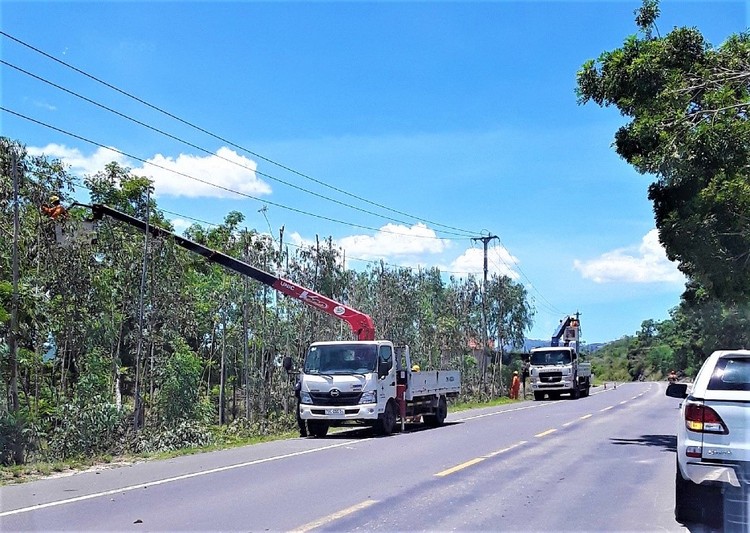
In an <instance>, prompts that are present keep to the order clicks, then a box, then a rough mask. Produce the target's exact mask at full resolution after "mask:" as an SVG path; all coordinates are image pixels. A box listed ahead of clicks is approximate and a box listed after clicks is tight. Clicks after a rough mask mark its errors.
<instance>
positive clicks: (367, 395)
mask: <svg viewBox="0 0 750 533" xmlns="http://www.w3.org/2000/svg"><path fill="white" fill-rule="evenodd" d="M377 401H378V397H377V395H376V394H375V391H374V390H368V391H365V392H363V393H362V396H360V398H359V403H375V402H377Z"/></svg>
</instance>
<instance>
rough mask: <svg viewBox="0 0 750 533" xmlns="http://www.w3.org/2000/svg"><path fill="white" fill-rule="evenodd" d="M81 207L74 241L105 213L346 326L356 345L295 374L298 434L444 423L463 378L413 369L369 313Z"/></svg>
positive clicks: (340, 344) (288, 364)
mask: <svg viewBox="0 0 750 533" xmlns="http://www.w3.org/2000/svg"><path fill="white" fill-rule="evenodd" d="M78 205H81V204H78ZM82 207H88V208H90V209H91V211H92V213H93V217H92V218H91V219H90V220H87V221H85V223H84V224H83V227H82V228H81V229H80V230H79V231H80V235H81V236H82V237H79V238H84V239H89V240H93V239H94V238H95V232H96V229H97V228H96V227H97V225H98V223H99V221H100V220H101V219H102V218H103V217H104V215H107V216H109V217H111V218H113V219H115V220H118V221H120V222H124V223H126V224H129V225H131V226H134V227H136V228H138V229H140V230H141V231H143V232H144V233H148V234H151V235H153V236H154V237H169V238H172V239H174V241H175V243H176V244H178V245H179V246H181V247H183V248H185V249H186V250H189V251H191V252H193V253H196V254H199V255H201V256H203V257H204V258H206V260H208V261H211V262H214V263H218V264H220V265H222V266H224V267H226V268H228V269H230V270H233V271H235V272H238V273H240V274H242V275H245V276H249V277H251V278H253V279H255V280H257V281H260V282H261V283H264V284H266V285H268V286H270V287H272V288H274V289H276V290H277V291H279V292H281V293H282V294H285V295H286V296H289V297H291V298H296V299H298V300H300V301H302V302H304V303H306V304H307V305H309V306H311V307H314V308H315V309H318V310H319V311H322V312H324V313H327V314H329V315H332V316H335V317H337V318H339V319H341V320H344V321H345V322H347V323H348V324H349V326H350V327H351V330H352V332H353V334H354V335H355V336H356V338H357V340H356V341H325V342H315V343H313V344H312V345H311V346H310V348H309V350H308V352H307V355H306V357H305V359H304V362H303V364H302V368H301V369H300V370H299V380H298V383H297V390H296V393H297V396H298V399H299V403H298V412H297V419H298V422H300V430H301V432H303V433H304V434H307V433H308V432H309V434H311V435H312V436H314V437H324V436H325V435H326V434H327V432H328V428H329V427H331V426H341V425H348V424H364V425H368V426H372V427H373V428H374V429H375V431H376V432H377V433H380V434H383V435H390V434H391V433H392V432H393V431H394V430H395V429H396V427H397V424H398V422H399V421H400V422H401V428H402V429H403V427H404V424H405V422H407V421H417V420H419V419H421V420H422V421H423V422H424V423H425V424H427V425H432V426H440V425H442V424H443V422H444V421H445V418H446V416H447V414H448V401H447V400H448V398H451V397H455V396H457V395H458V394H459V392H460V390H461V373H460V372H458V371H450V370H435V371H416V370H414V369H412V361H411V357H410V354H409V348H408V347H394V345H393V343H392V342H390V341H386V340H375V327H374V324H373V321H372V319H371V318H370V317H369V316H368V315H367V314H365V313H363V312H361V311H359V310H357V309H353V308H351V307H348V306H346V305H344V304H341V303H338V302H336V301H334V300H332V299H330V298H328V297H326V296H324V295H322V294H318V293H316V292H315V291H312V290H310V289H307V288H305V287H302V286H301V285H298V284H296V283H294V282H292V281H290V280H287V279H284V278H280V277H277V276H274V275H273V274H270V273H268V272H266V271H264V270H261V269H259V268H256V267H254V266H252V265H249V264H247V263H245V262H243V261H240V260H239V259H235V258H234V257H231V256H228V255H226V254H223V253H221V252H218V251H216V250H212V249H211V248H208V247H206V246H203V245H202V244H199V243H196V242H193V241H191V240H188V239H185V238H184V237H181V236H179V235H177V234H175V233H172V232H170V231H167V230H165V229H162V228H160V227H158V226H154V225H151V224H149V223H148V221H145V222H144V221H142V220H140V219H138V218H135V217H132V216H130V215H128V214H126V213H123V212H121V211H118V210H116V209H113V208H112V207H109V206H106V205H103V204H94V205H91V206H82ZM56 235H57V237H58V240H59V242H61V243H65V242H66V241H68V240H69V239H68V237H70V236H66V235H64V234H63V232H62V231H57V232H56ZM283 364H284V368H285V369H286V370H287V372H291V371H292V361H291V358H289V357H286V358H284V362H283Z"/></svg>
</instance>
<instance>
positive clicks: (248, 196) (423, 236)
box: [0, 106, 465, 240]
mask: <svg viewBox="0 0 750 533" xmlns="http://www.w3.org/2000/svg"><path fill="white" fill-rule="evenodd" d="M0 110H2V111H5V112H6V113H10V114H12V115H15V116H17V117H19V118H23V119H25V120H28V121H29V122H33V123H35V124H38V125H40V126H44V127H46V128H49V129H51V130H54V131H57V132H59V133H63V134H65V135H69V136H70V137H73V138H75V139H78V140H81V141H84V142H87V143H89V144H92V145H94V146H98V147H100V148H105V149H107V150H111V151H113V152H115V153H118V154H120V155H123V156H125V157H129V158H131V159H134V160H136V161H140V162H141V163H143V164H146V165H150V166H153V167H156V168H159V169H161V170H165V171H167V172H172V173H173V174H177V175H178V176H183V177H185V178H188V179H191V180H194V181H197V182H199V183H203V184H205V185H209V186H211V187H216V188H217V189H221V190H224V191H227V192H231V193H232V194H236V195H238V196H244V197H246V198H250V199H252V200H256V201H258V202H262V203H266V204H269V205H273V206H275V207H280V208H281V209H286V210H288V211H292V212H295V213H299V214H302V215H306V216H310V217H314V218H319V219H321V220H327V221H329V222H334V223H336V224H342V225H345V226H350V227H353V228H360V229H365V230H368V231H374V232H376V233H377V232H380V233H389V234H392V235H398V236H400V237H416V238H420V239H435V240H465V239H456V238H453V239H452V238H448V237H445V238H443V237H432V236H427V235H412V234H405V233H400V232H397V231H390V230H387V229H383V228H373V227H370V226H365V225H363V224H356V223H354V222H345V221H343V220H338V219H335V218H331V217H327V216H324V215H318V214H315V213H310V212H309V211H304V210H302V209H297V208H295V207H289V206H286V205H283V204H280V203H278V202H273V201H271V200H263V199H261V198H258V197H256V196H253V195H251V194H247V193H244V192H240V191H235V190H233V189H230V188H229V187H225V186H223V185H218V184H216V183H212V182H210V181H207V180H204V179H201V178H198V177H195V176H191V175H190V174H186V173H184V172H180V171H179V170H175V169H172V168H168V167H165V166H162V165H159V164H157V163H154V162H152V161H148V160H146V159H143V158H141V157H138V156H136V155H133V154H129V153H127V152H124V151H122V150H118V149H116V148H112V147H111V146H105V145H103V144H101V143H98V142H96V141H93V140H91V139H88V138H86V137H83V136H81V135H77V134H75V133H72V132H69V131H67V130H64V129H62V128H58V127H56V126H52V125H51V124H47V123H45V122H42V121H40V120H36V119H34V118H31V117H28V116H26V115H24V114H22V113H18V112H16V111H13V110H11V109H8V108H6V107H3V106H0Z"/></svg>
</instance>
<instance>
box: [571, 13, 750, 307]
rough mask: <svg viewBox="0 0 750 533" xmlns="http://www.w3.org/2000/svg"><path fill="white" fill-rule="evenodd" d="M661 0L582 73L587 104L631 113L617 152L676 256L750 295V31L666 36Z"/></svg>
mask: <svg viewBox="0 0 750 533" xmlns="http://www.w3.org/2000/svg"><path fill="white" fill-rule="evenodd" d="M658 16H659V3H658V0H644V2H643V6H642V7H641V8H640V9H639V10H638V11H637V12H636V24H637V26H638V29H639V33H638V34H637V35H631V36H630V37H628V38H627V39H626V40H625V42H624V43H623V45H622V47H620V48H617V49H615V50H612V51H609V52H604V53H603V54H601V55H600V56H599V58H598V59H596V60H593V59H592V60H589V61H587V62H586V63H584V65H583V66H582V68H581V69H580V71H579V72H578V87H577V94H578V98H579V102H580V103H586V102H589V101H593V102H595V103H597V104H599V105H600V106H615V107H617V109H618V110H619V111H620V112H621V113H622V115H623V116H624V117H626V118H627V119H628V122H627V123H626V124H625V125H623V126H622V127H621V128H620V129H619V130H618V131H617V133H616V135H615V142H614V145H615V148H616V150H617V153H618V154H619V155H620V156H621V157H623V158H624V159H625V160H626V161H627V162H628V163H630V164H632V165H633V166H634V167H635V168H636V169H637V170H638V171H639V172H641V173H647V174H652V175H654V176H655V181H654V183H652V185H651V186H650V188H649V199H650V200H652V202H653V206H654V214H655V219H656V226H657V228H658V230H659V238H660V240H661V242H662V244H663V245H664V246H665V249H666V251H667V255H668V257H669V258H670V259H671V260H676V261H678V264H679V268H680V270H681V271H682V272H684V273H685V274H686V275H687V276H688V277H689V278H691V279H692V280H694V281H696V282H698V283H699V284H700V285H701V286H702V287H703V289H704V290H705V291H707V292H708V293H709V294H710V295H711V296H714V297H717V298H718V299H720V300H721V301H724V302H741V301H746V300H747V299H748V295H750V122H748V116H749V112H750V34H748V33H741V34H737V35H731V36H729V37H728V38H727V39H726V41H725V42H724V43H723V44H721V45H720V46H712V45H711V44H710V43H709V42H708V41H706V39H705V38H704V37H703V35H702V34H701V33H700V31H699V30H698V29H696V28H686V27H678V28H674V29H673V30H672V31H670V32H669V33H667V34H666V35H664V36H663V37H662V36H661V35H660V33H659V31H658V28H657V26H656V21H657V19H658Z"/></svg>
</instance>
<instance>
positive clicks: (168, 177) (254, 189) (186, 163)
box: [133, 147, 271, 198]
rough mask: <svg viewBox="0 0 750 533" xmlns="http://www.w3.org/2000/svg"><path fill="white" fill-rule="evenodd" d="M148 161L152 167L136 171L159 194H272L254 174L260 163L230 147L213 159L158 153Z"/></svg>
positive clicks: (193, 195) (220, 150)
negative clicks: (174, 156)
mask: <svg viewBox="0 0 750 533" xmlns="http://www.w3.org/2000/svg"><path fill="white" fill-rule="evenodd" d="M148 162H149V163H152V164H148V165H144V166H142V167H141V168H134V169H133V172H134V173H135V174H138V175H144V176H148V177H149V178H151V179H152V180H154V190H155V192H156V194H157V195H164V196H187V197H191V198H196V197H213V198H237V197H238V196H240V195H238V194H237V193H235V192H232V191H237V192H239V193H242V194H248V195H252V196H257V195H263V194H270V193H271V187H270V186H269V185H268V183H266V182H265V181H263V180H261V179H260V178H258V176H257V175H256V173H255V170H256V169H257V167H258V165H257V163H256V162H255V161H253V160H252V159H248V158H247V157H244V156H241V155H239V154H237V153H236V152H235V151H234V150H230V149H229V148H224V147H222V148H219V149H218V150H217V151H216V154H215V155H210V156H195V155H189V154H180V155H179V156H177V157H176V158H173V157H169V156H163V155H162V154H156V155H155V156H154V157H152V158H151V159H148ZM188 176H190V177H188ZM191 178H196V179H191ZM197 180H202V181H197ZM210 184H214V185H217V186H218V187H216V186H214V185H210Z"/></svg>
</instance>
